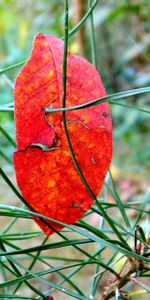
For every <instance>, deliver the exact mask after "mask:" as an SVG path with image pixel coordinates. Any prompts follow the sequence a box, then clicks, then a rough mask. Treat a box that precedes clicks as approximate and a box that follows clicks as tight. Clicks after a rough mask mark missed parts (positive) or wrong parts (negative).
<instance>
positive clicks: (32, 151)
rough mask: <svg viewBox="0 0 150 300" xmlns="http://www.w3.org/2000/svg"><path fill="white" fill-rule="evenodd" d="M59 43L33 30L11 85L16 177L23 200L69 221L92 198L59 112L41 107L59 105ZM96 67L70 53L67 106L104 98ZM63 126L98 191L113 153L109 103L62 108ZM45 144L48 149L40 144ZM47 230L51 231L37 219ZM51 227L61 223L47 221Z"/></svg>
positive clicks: (76, 215) (89, 202) (56, 217)
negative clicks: (26, 55)
mask: <svg viewBox="0 0 150 300" xmlns="http://www.w3.org/2000/svg"><path fill="white" fill-rule="evenodd" d="M62 57H63V42H62V41H61V40H60V39H58V38H56V37H52V36H48V35H45V36H44V35H42V34H37V36H36V37H35V40H34V45H33V49H32V53H31V56H30V58H29V60H28V61H27V63H26V64H25V65H24V67H23V68H22V70H21V72H20V73H19V75H18V77H17V79H16V84H15V94H14V96H15V124H16V140H17V152H15V153H14V165H15V171H16V178H17V182H18V185H19V187H20V189H21V192H22V195H23V197H24V198H25V200H26V201H27V202H28V203H29V204H30V206H32V207H33V208H34V210H36V211H37V212H38V213H40V214H43V215H46V216H48V217H50V218H53V219H56V220H59V221H62V222H65V223H68V224H73V223H74V222H76V221H77V220H78V219H80V218H81V217H82V216H83V214H84V213H85V212H86V211H87V210H88V209H89V207H90V205H91V204H92V202H93V200H92V199H91V197H90V196H89V194H88V192H87V191H86V188H85V186H84V185H83V183H82V182H81V180H80V177H79V175H78V173H77V171H76V169H75V167H74V164H73V161H72V158H71V155H70V152H69V149H68V145H67V141H66V136H65V133H64V128H63V124H62V114H61V113H52V114H49V115H48V116H47V117H46V116H45V114H44V107H47V106H52V107H54V108H57V107H61V98H62ZM105 95H106V92H105V90H104V87H103V84H102V82H101V79H100V77H99V74H98V72H97V71H96V69H95V67H94V66H93V65H92V64H90V63H89V62H88V61H86V60H85V59H84V58H82V57H79V56H73V55H71V54H70V53H68V66H67V99H66V106H67V107H69V106H74V105H78V104H82V103H85V102H88V101H91V100H93V99H96V98H100V97H104V96H105ZM66 120H67V128H68V132H69V135H70V139H71V143H72V146H73V149H74V152H75V155H76V159H77V162H78V164H79V166H80V168H81V170H82V172H83V175H84V176H85V178H86V180H87V182H88V184H89V185H90V187H91V189H92V191H93V192H94V194H95V195H97V194H98V193H99V191H100V188H101V186H102V184H103V181H104V178H105V176H106V173H107V171H108V168H109V166H110V162H111V157H112V124H111V116H110V112H109V106H108V103H103V104H99V105H97V106H93V107H90V108H86V109H83V110H74V111H68V112H66ZM38 144H43V146H44V147H47V148H48V150H49V151H44V150H43V149H41V148H39V147H38ZM36 221H37V223H38V224H39V225H40V227H41V228H42V229H43V230H44V231H45V232H46V234H52V233H53V230H52V229H50V228H49V227H48V226H46V225H45V224H44V223H43V222H42V221H40V220H39V219H36ZM49 224H50V225H51V226H53V227H54V228H55V230H59V229H60V228H62V227H61V226H59V225H56V224H55V223H52V222H49Z"/></svg>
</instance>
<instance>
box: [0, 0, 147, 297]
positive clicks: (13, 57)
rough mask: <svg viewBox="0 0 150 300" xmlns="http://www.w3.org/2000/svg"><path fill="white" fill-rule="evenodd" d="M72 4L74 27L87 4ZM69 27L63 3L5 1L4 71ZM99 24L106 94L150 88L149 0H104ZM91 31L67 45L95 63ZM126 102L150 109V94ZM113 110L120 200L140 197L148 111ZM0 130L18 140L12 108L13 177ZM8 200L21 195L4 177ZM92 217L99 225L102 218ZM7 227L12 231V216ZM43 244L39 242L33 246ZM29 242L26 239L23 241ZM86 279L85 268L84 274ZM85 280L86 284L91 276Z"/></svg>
mask: <svg viewBox="0 0 150 300" xmlns="http://www.w3.org/2000/svg"><path fill="white" fill-rule="evenodd" d="M91 2H92V3H94V1H91ZM69 7H70V21H69V23H70V24H69V25H70V30H71V29H72V28H73V27H74V26H75V25H76V24H77V23H78V22H79V20H80V19H81V18H82V17H83V15H84V14H85V13H86V12H87V8H88V1H86V0H70V1H69ZM63 24H64V1H63V0H57V1H55V0H51V1H48V0H43V1H41V0H36V1H35V0H26V1H25V0H0V69H3V68H6V67H9V66H11V65H14V64H16V63H19V62H21V61H23V60H26V59H27V58H28V57H29V55H30V51H31V48H32V41H33V38H34V36H35V35H36V33H37V32H41V33H43V34H50V35H56V36H58V37H60V38H61V37H63V29H64V28H63ZM94 25H95V38H96V49H97V60H98V70H99V72H100V75H101V77H102V81H103V83H104V86H105V88H106V91H107V93H108V94H111V93H116V92H119V91H123V90H131V89H134V88H140V87H146V86H149V85H150V1H149V0H120V1H117V0H101V1H99V2H98V5H97V6H96V9H95V10H94ZM89 33H90V22H89V20H87V21H86V22H85V24H84V26H82V28H81V29H80V31H79V32H78V33H76V34H75V35H73V36H72V37H71V39H70V40H69V46H70V50H71V52H72V53H74V54H78V55H81V56H84V57H86V58H87V59H88V60H89V61H91V60H92V56H91V44H90V39H89ZM19 69H20V67H18V68H14V69H12V70H10V71H7V72H6V73H5V74H4V75H0V105H2V104H7V103H10V102H12V103H13V86H14V82H15V78H16V75H17V73H18V72H19ZM123 103H125V104H132V105H134V106H138V107H141V108H143V109H144V108H147V109H149V110H150V95H149V94H143V95H139V96H134V97H130V98H127V99H124V101H123ZM111 111H112V118H113V127H114V155H113V162H112V167H111V171H112V175H113V178H114V180H115V182H116V185H117V189H118V191H119V193H120V197H121V199H122V201H124V202H129V201H134V200H137V201H138V200H139V201H141V202H142V201H143V199H144V196H145V193H146V191H147V189H148V187H149V185H150V175H149V174H150V114H148V113H142V112H141V111H138V110H136V109H131V108H130V109H129V108H126V107H122V106H119V105H111ZM1 127H2V128H4V129H5V130H6V131H7V132H8V133H9V134H10V135H11V137H12V138H13V139H14V140H15V129H14V120H13V113H12V112H11V113H10V112H9V113H8V112H5V113H2V112H0V165H1V166H2V167H3V169H4V170H5V171H6V172H7V174H8V175H9V177H10V178H11V180H12V182H15V179H14V171H13V164H12V153H13V151H14V148H13V147H12V146H11V144H10V143H9V142H8V140H7V139H6V138H5V136H4V134H3V131H2V129H1ZM6 192H7V196H6ZM4 201H7V204H11V205H16V203H17V205H18V202H16V201H18V200H16V199H14V196H13V195H12V192H11V191H10V190H9V189H8V186H7V185H6V184H5V183H4V181H3V179H2V178H0V202H1V204H3V203H4ZM110 201H111V199H110ZM20 205H21V204H20ZM132 214H133V212H131V215H130V217H132ZM92 222H93V225H94V224H95V223H94V222H96V220H95V219H93V221H92ZM33 223H34V222H32V224H33ZM19 224H20V225H19V226H20V227H19V229H17V226H16V227H14V228H15V229H14V230H23V229H24V226H25V223H24V222H23V223H21V222H20V223H19ZM21 224H22V225H21ZM30 224H31V223H30ZM3 226H4V227H5V226H6V228H7V222H6V219H5V220H4V222H3ZM21 226H22V227H21ZM34 226H35V228H36V230H39V228H38V229H37V226H36V225H35V224H34ZM27 230H28V227H27ZM38 242H39V240H36V242H35V244H38ZM23 243H24V244H23ZM23 245H25V242H22V246H23ZM62 255H68V256H69V255H70V253H69V252H67V251H66V250H65V253H62ZM89 272H90V271H89ZM83 276H85V273H84V274H82V279H83V278H84V277H83ZM83 281H84V280H83ZM83 284H84V285H85V289H86V288H87V285H86V278H85V281H84V283H83ZM83 288H84V287H83ZM58 299H59V298H58ZM60 299H62V298H60ZM66 299H70V298H66ZM145 299H146V298H145Z"/></svg>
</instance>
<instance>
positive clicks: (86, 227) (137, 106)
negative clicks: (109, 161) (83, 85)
mask: <svg viewBox="0 0 150 300" xmlns="http://www.w3.org/2000/svg"><path fill="white" fill-rule="evenodd" d="M49 2H50V3H47V1H46V0H45V1H36V2H35V1H33V0H31V1H26V3H24V2H23V1H21V0H20V1H19V0H18V1H17V2H16V1H13V0H9V1H8V0H7V1H6V0H5V1H4V0H3V1H2V4H1V6H0V16H1V21H2V22H1V24H0V34H1V38H2V43H1V44H0V45H1V46H0V47H1V48H0V52H1V57H0V59H1V61H2V65H1V70H0V85H1V86H0V88H1V96H0V120H1V125H0V140H1V141H2V142H1V146H0V159H1V167H0V176H1V179H2V184H1V189H5V190H3V191H2V192H1V204H0V217H1V220H2V224H4V225H3V226H2V228H1V231H0V249H1V251H0V268H1V275H0V299H39V300H41V299H48V297H47V296H48V295H52V296H53V297H54V298H55V297H56V299H62V297H65V298H64V299H72V298H74V299H82V300H90V299H99V300H100V299H103V300H104V299H110V298H111V299H113V297H115V299H131V298H134V297H138V296H139V297H140V299H141V297H142V296H143V297H144V298H143V299H146V295H147V294H149V293H150V287H149V285H148V280H146V279H145V283H143V281H142V280H141V278H142V279H143V277H144V278H147V277H148V279H149V276H150V271H149V263H150V259H149V255H150V253H149V252H150V251H149V244H150V242H149V238H148V235H147V234H148V231H147V228H148V216H149V204H150V191H149V189H147V190H146V188H145V189H144V191H145V195H144V194H142V197H139V195H138V193H137V195H136V196H135V197H132V196H131V197H129V201H128V202H124V201H123V200H122V195H121V193H120V192H119V191H118V185H116V183H115V181H114V179H113V175H114V174H113V171H112V173H111V172H109V174H108V176H107V178H106V180H105V186H104V189H103V192H102V193H101V198H100V197H99V198H96V197H95V196H94V195H93V194H92V191H91V190H90V187H89V186H88V185H87V182H86V178H84V177H83V174H82V172H81V170H80V168H79V166H78V164H77V161H76V158H75V155H74V151H73V147H72V145H71V143H70V139H69V135H68V132H67V127H65V111H66V110H67V109H66V108H65V90H66V62H67V55H66V54H67V48H68V42H69V43H70V46H71V43H77V40H76V33H77V32H78V31H79V30H80V29H81V28H82V27H83V26H85V24H88V26H89V27H90V28H89V27H88V29H90V39H89V40H90V43H91V45H90V46H89V41H87V45H86V47H89V48H88V53H89V58H90V57H91V60H92V62H93V63H94V64H95V65H98V66H99V65H100V69H101V73H102V76H103V79H104V81H105V86H106V87H107V90H108V91H109V92H110V93H109V94H110V95H108V96H107V97H105V98H103V99H93V102H92V103H87V104H85V105H80V106H78V107H72V108H70V109H84V108H85V107H87V106H90V105H97V104H98V103H100V102H103V101H109V102H110V104H112V114H113V122H114V143H115V147H114V163H116V164H117V165H118V166H119V170H120V169H124V170H125V169H127V172H128V174H129V173H130V172H131V170H132V171H133V169H134V168H135V170H136V171H137V170H138V172H139V173H140V172H141V170H146V171H145V172H146V174H147V172H148V168H149V166H148V163H149V158H150V151H149V139H148V135H149V129H150V128H149V120H150V115H149V113H150V107H149V103H150V102H149V92H150V86H148V84H149V82H150V78H149V76H148V74H147V65H149V59H148V55H149V45H148V42H147V36H148V31H149V19H148V12H149V10H150V4H149V1H144V0H143V1H140V3H136V4H134V1H130V3H128V4H127V1H123V0H122V1H119V2H118V1H116V2H115V5H111V4H110V3H109V2H108V1H105V2H104V3H102V4H99V3H98V1H88V5H87V11H86V13H85V15H84V16H83V19H82V20H81V22H79V23H78V24H77V25H76V26H75V27H73V22H72V19H71V17H70V19H69V28H70V31H69V32H68V19H67V16H68V14H67V1H65V2H66V10H65V16H66V17H65V22H66V26H65V34H64V33H63V30H62V24H63V23H64V16H63V5H64V3H63V1H57V3H56V1H49ZM128 2H129V1H128ZM132 2H133V3H132ZM72 9H73V6H72V4H71V3H69V11H70V15H71V16H72ZM16 16H17V17H16ZM127 19H128V22H127V21H126V20H127ZM141 19H142V22H143V23H142V24H143V29H142V33H143V35H142V37H141V35H140V34H141V29H140V26H139V27H138V28H137V30H136V31H135V25H137V24H138V22H139V21H140V20H141ZM45 20H46V21H45ZM94 23H95V24H96V30H94ZM140 24H141V23H140ZM99 25H100V26H99ZM29 29H30V30H29ZM16 30H17V31H16ZM37 31H41V32H43V33H45V32H49V33H51V34H56V35H58V36H60V37H61V36H62V37H63V36H64V42H65V51H64V65H63V89H64V96H63V101H62V108H60V111H62V114H63V121H64V127H65V131H66V136H67V139H68V145H69V148H70V151H71V155H72V158H73V162H74V164H75V167H76V169H77V171H78V172H79V174H80V177H81V180H82V181H83V183H84V184H85V186H86V188H87V190H88V191H89V193H90V195H91V197H92V198H93V199H94V200H95V203H94V205H93V206H92V207H91V209H90V211H89V212H88V213H87V214H86V215H85V216H84V217H83V218H82V219H81V220H80V221H79V222H77V223H76V224H75V225H68V224H64V223H61V222H59V221H56V220H52V219H50V218H48V217H45V216H43V215H39V214H37V213H36V212H35V211H33V210H32V209H31V208H30V207H29V208H30V209H31V210H27V209H26V208H24V207H19V206H21V202H22V203H23V205H26V201H25V199H23V197H22V196H21V194H20V193H19V191H18V190H17V189H16V187H15V185H14V183H13V175H12V173H13V172H14V171H13V166H12V153H13V151H14V149H15V141H14V127H13V82H14V80H15V76H16V73H17V71H18V68H19V67H20V66H21V65H22V61H24V60H25V59H26V58H27V57H28V53H29V49H30V48H31V40H32V39H33V35H35V33H36V32H37ZM99 34H100V36H101V43H99V39H98V36H99ZM122 36H123V37H122ZM143 36H144V37H143ZM91 50H92V51H91ZM90 51H91V52H90ZM99 53H100V54H99ZM141 66H142V68H141ZM141 70H142V71H141ZM46 110H47V112H48V111H49V112H50V113H54V112H55V111H56V110H55V111H54V110H53V111H52V110H50V109H48V108H47V109H46ZM120 143H122V144H121V147H120ZM118 145H119V147H118V150H117V146H118ZM123 162H124V163H123ZM119 176H121V171H120V173H119ZM9 177H10V179H9ZM139 177H140V175H139ZM144 178H146V175H145V177H144ZM140 180H141V181H142V182H143V178H142V176H141V177H140ZM4 182H5V185H4V187H3V184H4ZM117 183H118V182H117ZM110 199H111V201H110ZM11 201H12V202H11ZM131 212H132V214H131ZM36 216H37V217H40V218H42V220H43V221H44V222H47V220H51V221H52V222H54V223H58V224H62V225H65V229H63V230H61V231H60V232H57V233H55V235H54V236H52V237H51V238H48V237H46V238H45V236H44V234H43V232H41V231H38V229H37V227H35V228H34V226H35V225H33V224H34V221H33V219H32V217H36ZM96 220H97V221H96ZM54 251H55V252H54ZM83 271H84V272H83ZM86 273H87V274H86ZM85 274H86V275H85ZM135 274H136V276H137V277H138V281H137V280H136V278H135ZM105 275H106V276H107V277H108V278H109V279H110V280H112V284H111V283H110V282H106V281H105V279H104V277H105ZM85 276H86V277H85ZM102 286H105V287H106V289H105V295H104V294H103V295H102ZM135 287H137V289H134V288H135ZM99 290H100V292H99ZM59 297H60V298H59ZM125 297H126V298H125ZM127 297H128V298H127ZM147 299H148V298H147Z"/></svg>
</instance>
